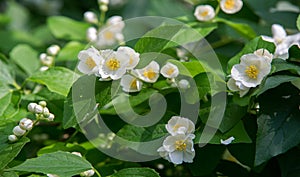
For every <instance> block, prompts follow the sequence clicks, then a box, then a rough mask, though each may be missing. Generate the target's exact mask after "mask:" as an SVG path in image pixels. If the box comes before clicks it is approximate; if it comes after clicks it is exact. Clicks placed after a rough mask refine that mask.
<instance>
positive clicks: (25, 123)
mask: <svg viewBox="0 0 300 177" xmlns="http://www.w3.org/2000/svg"><path fill="white" fill-rule="evenodd" d="M19 126H20V128H22V129H23V130H31V129H32V127H33V121H32V120H31V119H28V118H23V119H21V120H20V123H19Z"/></svg>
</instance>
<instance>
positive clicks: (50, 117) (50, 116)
mask: <svg viewBox="0 0 300 177" xmlns="http://www.w3.org/2000/svg"><path fill="white" fill-rule="evenodd" d="M54 118H55V116H54V114H52V113H50V114H49V116H48V120H49V121H53V120H54Z"/></svg>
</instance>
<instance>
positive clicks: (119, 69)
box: [99, 50, 129, 80]
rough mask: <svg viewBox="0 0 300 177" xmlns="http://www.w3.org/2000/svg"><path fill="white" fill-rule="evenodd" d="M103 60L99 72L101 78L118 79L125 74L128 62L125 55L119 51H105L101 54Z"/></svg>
mask: <svg viewBox="0 0 300 177" xmlns="http://www.w3.org/2000/svg"><path fill="white" fill-rule="evenodd" d="M101 54H102V56H103V60H102V63H101V67H100V70H99V74H100V75H101V77H102V78H104V79H106V78H111V79H113V80H117V79H120V78H121V77H122V76H123V75H124V74H125V73H126V66H127V65H128V62H129V57H128V55H127V54H125V53H123V52H119V51H113V50H105V51H103V52H101Z"/></svg>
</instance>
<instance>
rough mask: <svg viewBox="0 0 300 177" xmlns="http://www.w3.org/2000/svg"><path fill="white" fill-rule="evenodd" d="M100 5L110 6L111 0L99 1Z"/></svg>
mask: <svg viewBox="0 0 300 177" xmlns="http://www.w3.org/2000/svg"><path fill="white" fill-rule="evenodd" d="M98 4H106V5H108V4H109V0H98Z"/></svg>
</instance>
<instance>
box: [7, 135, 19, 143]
mask: <svg viewBox="0 0 300 177" xmlns="http://www.w3.org/2000/svg"><path fill="white" fill-rule="evenodd" d="M8 140H9V141H10V142H16V141H17V140H18V137H17V136H16V135H9V136H8Z"/></svg>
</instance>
